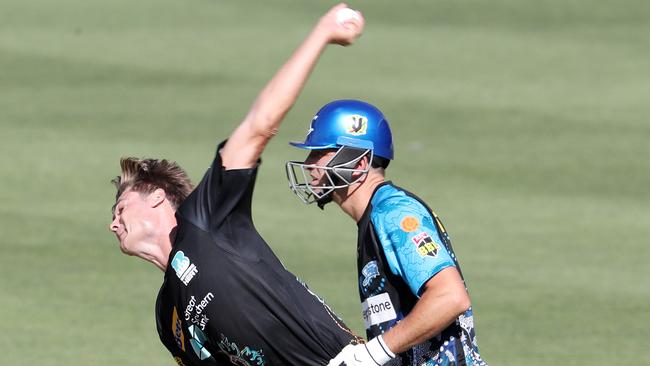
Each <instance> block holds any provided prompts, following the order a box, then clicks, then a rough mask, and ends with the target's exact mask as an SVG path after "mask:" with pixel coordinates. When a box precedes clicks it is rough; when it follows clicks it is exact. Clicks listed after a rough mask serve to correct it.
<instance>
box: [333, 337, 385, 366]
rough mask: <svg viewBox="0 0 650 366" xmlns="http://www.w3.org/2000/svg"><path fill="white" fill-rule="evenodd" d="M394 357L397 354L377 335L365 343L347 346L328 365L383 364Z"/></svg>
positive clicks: (371, 365)
mask: <svg viewBox="0 0 650 366" xmlns="http://www.w3.org/2000/svg"><path fill="white" fill-rule="evenodd" d="M393 358H395V354H394V353H393V352H391V350H390V349H388V346H386V343H384V340H383V339H382V338H381V336H377V337H375V338H373V339H371V340H370V341H369V342H368V343H365V344H363V343H362V344H357V345H352V344H351V345H348V346H346V347H345V348H343V349H342V350H341V352H339V354H338V355H336V357H334V358H333V359H331V360H330V362H329V363H328V364H327V366H382V365H384V364H386V363H387V362H388V361H390V360H392V359H393Z"/></svg>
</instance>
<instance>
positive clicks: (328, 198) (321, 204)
mask: <svg viewBox="0 0 650 366" xmlns="http://www.w3.org/2000/svg"><path fill="white" fill-rule="evenodd" d="M330 202H332V192H330V193H328V194H326V195H324V196H323V197H321V198H319V199H318V200H317V201H316V204H317V205H318V208H320V209H321V210H325V205H326V204H328V203H330Z"/></svg>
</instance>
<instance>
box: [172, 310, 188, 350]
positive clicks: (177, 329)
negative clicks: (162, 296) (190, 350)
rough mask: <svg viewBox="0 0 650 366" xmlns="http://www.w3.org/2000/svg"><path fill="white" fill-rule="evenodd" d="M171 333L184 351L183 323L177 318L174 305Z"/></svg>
mask: <svg viewBox="0 0 650 366" xmlns="http://www.w3.org/2000/svg"><path fill="white" fill-rule="evenodd" d="M172 333H173V334H174V339H175V340H176V344H177V345H178V348H180V349H182V350H183V352H185V335H184V334H183V323H182V322H181V320H180V319H179V318H178V312H177V311H176V306H174V312H173V313H172Z"/></svg>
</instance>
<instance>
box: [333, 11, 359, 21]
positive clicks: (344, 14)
mask: <svg viewBox="0 0 650 366" xmlns="http://www.w3.org/2000/svg"><path fill="white" fill-rule="evenodd" d="M351 19H356V20H360V19H361V18H360V17H359V13H357V12H356V11H354V10H352V9H350V8H343V9H340V10H339V11H337V12H336V22H337V23H338V24H339V25H343V24H344V23H345V22H347V21H349V20H351Z"/></svg>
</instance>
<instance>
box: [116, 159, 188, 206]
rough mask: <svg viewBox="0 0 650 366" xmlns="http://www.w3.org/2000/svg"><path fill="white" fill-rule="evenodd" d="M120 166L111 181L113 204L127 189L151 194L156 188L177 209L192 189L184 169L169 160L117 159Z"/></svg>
mask: <svg viewBox="0 0 650 366" xmlns="http://www.w3.org/2000/svg"><path fill="white" fill-rule="evenodd" d="M120 167H121V168H122V174H121V175H118V176H117V177H115V179H113V180H111V183H113V184H114V185H115V188H117V194H116V195H115V200H116V201H117V199H118V198H120V196H121V195H122V193H124V191H126V190H128V189H131V190H133V191H135V192H139V193H151V192H153V191H155V190H156V189H157V188H160V189H162V190H163V191H165V195H166V196H167V199H168V200H169V202H170V203H171V204H172V206H174V208H175V209H177V208H178V207H179V206H180V205H181V203H183V201H184V200H185V198H187V196H188V195H189V194H190V193H191V192H192V190H193V189H194V187H193V185H192V182H191V181H190V178H189V177H188V176H187V173H185V170H183V168H181V167H180V166H179V165H178V164H176V163H175V162H173V161H167V160H165V159H162V160H158V159H140V158H133V157H127V158H122V159H120Z"/></svg>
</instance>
